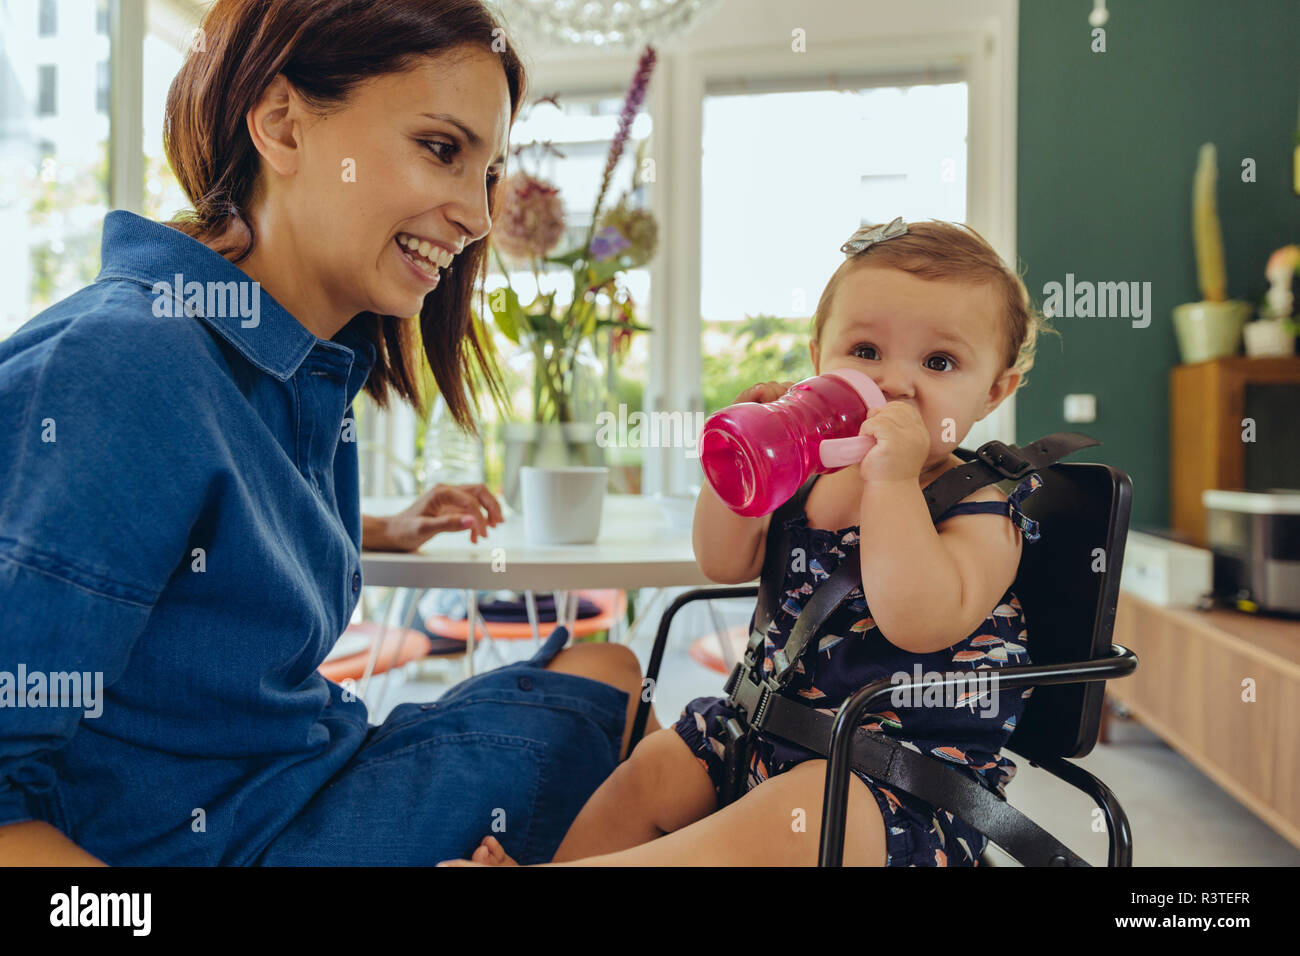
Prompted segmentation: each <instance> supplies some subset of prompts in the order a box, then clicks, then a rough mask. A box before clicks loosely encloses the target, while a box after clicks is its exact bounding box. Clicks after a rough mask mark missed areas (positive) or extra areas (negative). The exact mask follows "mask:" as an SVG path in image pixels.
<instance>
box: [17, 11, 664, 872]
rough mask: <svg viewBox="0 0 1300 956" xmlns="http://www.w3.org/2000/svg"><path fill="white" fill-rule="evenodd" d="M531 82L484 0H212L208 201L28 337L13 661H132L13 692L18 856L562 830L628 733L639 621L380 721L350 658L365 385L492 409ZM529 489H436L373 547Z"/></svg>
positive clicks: (123, 234)
mask: <svg viewBox="0 0 1300 956" xmlns="http://www.w3.org/2000/svg"><path fill="white" fill-rule="evenodd" d="M524 86H525V83H524V73H523V69H522V67H521V66H520V62H519V60H518V58H517V57H516V56H515V54H514V53H513V52H512V51H511V47H510V44H509V43H508V42H507V41H506V39H505V37H504V34H502V33H501V31H500V28H499V27H498V26H497V24H496V22H495V21H494V20H493V19H492V17H491V16H490V15H489V13H488V12H487V10H486V8H485V7H484V6H482V5H481V4H480V3H478V2H477V0H383V2H382V3H380V2H371V3H357V2H355V0H216V2H215V3H213V4H212V5H211V6H210V7H209V9H208V12H207V15H206V18H205V20H204V21H203V27H202V31H201V33H200V34H199V35H198V38H197V40H196V42H195V44H194V49H193V50H192V52H191V54H190V56H189V58H188V60H187V61H186V62H185V64H184V66H183V67H182V68H181V70H180V72H179V73H178V74H177V75H176V78H175V80H174V81H173V83H172V86H171V89H170V91H169V94H168V98H167V106H166V117H165V148H166V151H167V155H168V158H169V160H170V161H171V163H172V165H173V167H174V169H175V172H176V175H177V178H178V181H179V182H180V184H181V186H182V187H183V188H184V190H185V192H186V194H187V195H188V196H189V198H190V200H191V202H192V203H193V205H194V210H193V212H192V213H191V214H190V215H188V216H185V217H183V218H180V219H178V220H176V221H175V222H172V223H168V224H164V223H159V222H154V221H152V220H149V219H146V218H143V217H141V216H138V215H136V214H134V213H132V212H129V211H126V210H121V209H118V210H113V211H111V212H109V213H108V215H107V216H106V217H105V220H104V232H103V241H102V269H101V270H100V273H99V275H98V276H97V277H96V279H95V281H94V282H93V283H92V284H90V285H88V286H86V287H84V288H82V289H80V290H78V291H76V292H74V293H73V294H72V295H70V296H68V297H66V298H64V299H63V300H62V301H59V302H57V303H55V304H54V305H53V306H51V307H50V308H48V309H46V310H44V311H43V312H41V313H40V314H39V315H37V316H35V317H34V318H32V319H31V320H30V321H29V322H27V323H26V324H25V325H23V326H22V327H21V328H19V329H18V331H17V332H15V333H14V334H13V335H12V336H10V337H9V338H7V339H5V340H4V341H2V342H0V408H5V409H10V410H13V413H12V414H6V415H4V416H0V447H3V448H5V449H6V450H7V453H6V454H3V455H0V595H3V600H0V663H3V662H5V661H11V662H16V664H17V665H18V666H19V667H21V669H22V673H23V674H25V675H28V676H29V678H30V679H34V680H35V681H37V682H38V683H41V684H42V685H44V684H48V683H49V675H59V674H67V673H73V672H76V673H86V674H90V675H92V676H93V677H94V678H95V681H94V682H95V685H96V687H100V686H102V688H103V691H104V696H103V705H102V708H98V709H91V710H87V709H86V708H84V707H82V708H73V707H69V706H67V702H66V701H62V700H61V699H52V698H50V697H47V696H42V698H41V702H42V704H43V706H39V707H36V706H32V707H23V708H21V709H5V710H4V712H3V718H2V719H0V865H4V864H9V863H21V864H31V863H56V862H64V863H82V864H84V863H89V862H97V861H104V862H107V863H109V864H121V865H149V864H158V865H178V864H197V865H216V864H234V865H244V864H267V865H276V864H296V865H338V864H372V865H387V864H420V863H435V862H437V861H439V860H444V859H448V858H452V857H456V856H464V855H466V854H467V853H468V852H470V851H471V850H472V849H473V847H474V846H475V845H476V844H477V842H478V840H479V839H480V838H481V836H482V835H483V833H485V832H488V831H489V830H491V831H492V832H498V833H501V835H502V842H503V844H504V845H506V846H507V847H508V849H509V851H510V853H511V855H512V856H516V857H518V858H520V859H525V860H548V859H550V858H551V856H552V854H553V853H554V851H555V848H556V847H557V846H558V845H559V843H560V841H561V839H562V838H563V836H564V834H565V831H566V830H567V828H568V826H569V824H570V823H571V822H572V821H573V819H574V817H575V816H576V815H577V813H578V811H579V810H580V809H581V807H582V806H583V804H584V803H585V802H586V800H587V798H588V797H589V796H590V795H591V794H592V793H593V792H594V791H595V789H596V788H597V787H598V786H599V785H600V783H601V782H602V781H603V780H604V779H605V778H606V777H607V776H608V775H609V774H610V773H611V772H612V771H613V769H614V767H615V766H616V765H617V764H618V762H619V760H620V758H621V757H622V756H623V755H624V753H625V752H626V750H627V748H628V742H629V738H630V726H631V720H630V719H629V717H630V716H631V714H632V713H634V712H635V711H634V710H633V708H634V706H635V705H636V704H637V703H639V695H640V689H641V672H640V669H639V667H638V665H637V661H636V658H635V656H634V655H633V654H632V652H631V651H629V650H628V649H627V648H626V647H623V646H621V645H604V646H583V647H572V648H567V649H566V648H565V647H564V645H565V643H566V642H567V640H568V637H569V635H568V632H567V631H566V630H565V629H564V628H556V630H555V631H554V633H553V634H552V635H551V636H550V638H549V639H548V640H547V642H546V644H545V645H544V646H543V647H542V649H541V650H540V651H539V652H538V653H537V655H536V656H535V657H534V658H532V659H531V660H529V661H525V662H521V663H518V664H512V665H510V666H509V667H504V668H499V669H497V670H495V671H488V672H486V673H482V674H478V675H477V676H475V677H473V678H471V679H469V680H467V681H464V682H462V683H461V684H459V685H457V686H456V687H453V688H451V689H449V690H448V691H446V693H444V695H443V696H442V697H440V698H439V699H438V700H437V701H436V702H430V703H424V704H421V703H404V704H401V705H399V706H398V707H397V708H395V709H394V710H393V711H391V712H390V713H389V714H388V715H387V717H386V719H385V720H384V721H383V723H381V724H377V725H372V724H371V723H370V721H369V713H368V711H367V709H366V705H365V703H364V702H363V701H361V700H359V699H357V697H356V695H355V694H351V693H349V692H347V691H346V690H345V689H344V688H342V687H340V686H339V685H338V684H335V683H333V682H331V681H329V680H327V679H326V678H325V677H324V676H323V675H322V674H321V673H320V670H319V668H320V665H321V663H322V661H324V659H325V657H326V656H327V655H328V654H329V652H330V650H331V649H332V648H333V647H334V645H335V644H336V643H337V641H338V640H339V636H340V635H341V634H342V633H343V632H344V630H345V629H346V628H347V627H348V624H349V622H350V621H351V618H352V615H353V613H354V611H355V610H356V607H357V603H358V599H359V596H360V593H361V589H362V587H363V581H362V565H361V546H362V533H363V532H362V528H363V521H362V515H361V513H360V504H361V502H360V495H359V488H358V468H357V442H356V436H355V428H354V425H355V422H354V420H353V419H352V404H353V401H354V400H355V398H356V397H357V395H358V394H359V393H360V390H361V388H362V387H363V386H364V387H365V388H366V389H367V390H368V391H369V393H370V394H371V396H373V398H374V400H375V401H376V402H377V403H378V404H380V405H383V404H384V402H385V400H386V397H387V396H388V394H389V393H390V392H395V393H396V394H397V395H398V397H399V398H400V399H405V400H409V401H411V402H413V403H416V404H422V399H423V396H421V395H420V394H419V387H418V385H417V383H418V381H419V375H417V370H419V369H420V363H422V362H424V361H426V360H427V361H428V363H429V364H430V366H432V369H433V374H434V377H435V380H436V384H437V387H438V388H439V389H440V391H441V392H442V394H443V395H444V396H445V398H446V401H447V404H448V406H449V407H450V408H451V410H452V412H453V413H454V415H455V416H456V419H457V420H458V421H459V422H461V423H462V424H465V425H467V426H469V427H471V428H472V427H473V421H472V416H471V414H470V411H471V406H472V405H473V404H476V401H477V399H476V396H475V395H474V394H473V391H472V388H471V385H470V382H471V381H473V377H472V376H471V375H470V374H469V373H471V372H473V371H474V365H475V364H477V365H478V367H479V370H481V371H482V372H483V373H484V374H483V375H482V376H481V377H482V378H483V379H485V380H486V381H487V382H488V383H489V387H492V383H493V382H494V376H493V374H492V368H490V366H491V365H492V360H491V358H490V352H489V351H488V350H490V348H491V346H490V345H489V344H487V343H486V342H484V341H482V340H480V338H479V336H478V334H477V333H476V331H475V325H474V323H473V321H472V314H471V310H470V296H471V292H472V290H473V288H474V285H475V279H476V277H477V275H478V274H479V273H480V272H481V270H482V269H483V267H484V245H483V243H484V239H485V237H486V236H487V235H488V233H489V231H490V230H491V227H492V214H493V210H494V208H495V204H496V201H497V196H496V191H497V188H496V187H497V183H498V181H499V180H500V178H501V176H502V175H503V172H504V171H503V169H502V167H503V165H504V154H505V149H506V144H507V141H508V137H509V131H510V126H511V122H512V121H513V118H514V115H515V112H516V110H517V108H518V105H519V102H520V98H521V96H522V95H523V90H524ZM443 273H446V274H445V275H444V274H443ZM417 314H418V317H419V318H418V328H417V321H416V320H415V319H413V316H416V315H417ZM421 352H422V353H423V354H422V355H421ZM495 381H496V386H495V387H496V390H497V391H498V393H499V391H500V385H499V379H496V380H495ZM466 517H469V520H470V524H471V525H472V527H471V528H469V529H466V528H463V527H460V526H461V525H462V523H463V521H464V520H465V518H466ZM501 520H502V516H501V511H500V507H499V505H498V503H497V502H496V499H495V498H493V497H492V495H491V493H490V492H489V491H488V490H487V489H486V488H485V487H484V486H482V485H466V486H445V485H438V486H436V487H435V488H434V489H432V490H431V491H430V492H428V493H426V495H425V496H423V497H422V498H421V499H420V500H419V501H417V503H416V505H414V506H412V509H408V511H407V512H404V513H403V514H402V515H399V516H396V517H395V518H394V519H391V520H390V521H389V522H388V523H387V524H386V525H384V526H383V527H385V528H387V530H386V531H384V533H383V534H381V535H380V536H379V538H378V539H376V538H372V537H371V535H370V529H371V527H372V526H370V525H366V528H367V531H366V545H367V547H371V548H374V547H382V546H385V545H387V546H389V547H390V548H398V549H407V548H410V547H414V546H416V545H418V544H419V543H420V542H421V541H423V540H425V539H426V538H428V537H429V536H430V535H431V534H434V533H438V532H444V531H445V532H450V531H452V530H453V528H455V530H458V531H464V530H470V533H471V535H476V534H477V535H482V534H484V533H486V530H487V526H488V525H489V523H491V524H496V523H499V522H500V521H501ZM101 681H102V683H101ZM0 707H3V701H2V700H0ZM648 726H649V728H650V729H651V730H653V729H655V728H656V727H657V724H656V723H655V722H654V720H653V717H652V718H651V722H650V724H649V725H648ZM501 824H505V826H506V828H507V829H506V830H504V831H502V830H501V828H500V826H501Z"/></svg>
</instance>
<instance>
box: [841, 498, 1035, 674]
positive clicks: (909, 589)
mask: <svg viewBox="0 0 1300 956" xmlns="http://www.w3.org/2000/svg"><path fill="white" fill-rule="evenodd" d="M965 500H966V501H995V502H1005V501H1006V500H1007V499H1006V495H1004V494H1002V492H1001V491H999V490H998V489H997V488H996V487H994V486H989V487H986V488H981V489H980V490H979V491H977V492H975V493H974V494H972V495H971V496H970V497H968V498H966V499H965ZM860 534H861V552H860V554H861V561H862V590H863V595H864V597H865V598H866V600H867V604H868V606H869V607H870V608H871V615H872V618H873V619H874V620H875V623H876V626H877V627H878V628H880V633H881V634H882V635H883V636H884V637H885V638H886V639H887V640H888V641H889V642H890V643H891V644H893V645H895V646H896V647H900V648H902V649H904V650H907V651H912V652H913V653H917V654H929V653H931V652H933V651H938V650H943V649H944V648H946V647H951V646H952V645H953V644H955V643H957V642H958V641H960V640H961V639H962V638H963V637H965V636H966V635H968V634H970V633H972V632H973V631H974V630H975V628H976V627H978V626H979V623H980V622H981V621H983V620H984V619H985V618H986V617H988V614H989V609H990V608H992V607H993V606H994V605H995V604H996V603H997V601H998V599H999V598H1000V597H1002V595H1003V594H1004V593H1005V592H1006V590H1007V588H1009V587H1010V586H1011V584H1012V582H1013V581H1014V580H1015V577H1016V570H1017V568H1018V567H1019V566H1020V547H1021V536H1020V532H1019V531H1018V530H1017V529H1016V526H1015V524H1014V523H1013V522H1011V521H1010V520H1008V518H1007V517H1006V516H1005V515H996V514H973V515H954V516H953V517H951V518H949V519H947V520H946V521H943V522H940V524H939V526H938V527H936V526H935V524H934V523H933V521H932V520H931V518H930V510H929V507H928V506H927V505H926V502H925V495H924V494H923V493H922V491H921V488H920V486H919V485H918V484H916V483H914V482H913V483H906V482H870V481H868V482H866V483H865V484H864V486H863V491H862V504H861V516H860Z"/></svg>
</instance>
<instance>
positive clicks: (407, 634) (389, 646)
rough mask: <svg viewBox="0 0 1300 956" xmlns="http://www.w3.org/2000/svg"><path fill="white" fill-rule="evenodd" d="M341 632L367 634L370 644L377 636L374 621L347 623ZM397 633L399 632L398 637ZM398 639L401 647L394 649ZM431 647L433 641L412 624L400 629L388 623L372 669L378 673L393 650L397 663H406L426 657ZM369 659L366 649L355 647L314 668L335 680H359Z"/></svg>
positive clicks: (391, 660)
mask: <svg viewBox="0 0 1300 956" xmlns="http://www.w3.org/2000/svg"><path fill="white" fill-rule="evenodd" d="M343 633H344V634H345V635H352V634H364V635H365V636H367V637H369V638H370V644H371V647H373V646H374V643H375V639H376V638H378V637H379V622H378V621H362V622H361V623H360V624H351V625H349V626H348V629H347V630H346V631H344V632H343ZM399 635H402V636H401V637H399ZM399 640H400V641H401V650H400V651H397V646H398V641H399ZM432 649H433V642H432V641H430V640H429V638H428V637H426V636H425V635H423V634H421V633H420V632H419V631H417V630H414V629H413V628H407V629H405V630H403V629H402V628H400V627H390V628H389V629H388V632H387V633H386V634H385V635H384V646H383V647H381V648H380V649H379V659H378V660H376V661H375V669H374V671H373V673H375V674H382V673H383V672H384V671H386V670H388V668H389V667H390V666H391V665H392V663H393V653H394V652H395V651H397V666H398V667H401V666H402V665H404V664H409V663H411V661H418V660H419V659H420V658H422V657H427V656H428V654H429V651H430V650H432ZM369 659H370V650H368V649H367V650H364V651H358V652H357V653H355V654H347V655H344V656H343V657H336V658H334V659H332V660H327V661H324V662H323V663H322V664H321V666H320V667H319V668H318V669H319V670H320V672H321V673H322V674H323V675H325V677H326V678H328V679H329V680H332V681H334V683H336V684H339V683H342V682H343V681H345V680H347V679H348V678H349V677H350V678H352V679H353V680H361V678H362V677H364V676H365V673H366V661H368V660H369Z"/></svg>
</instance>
